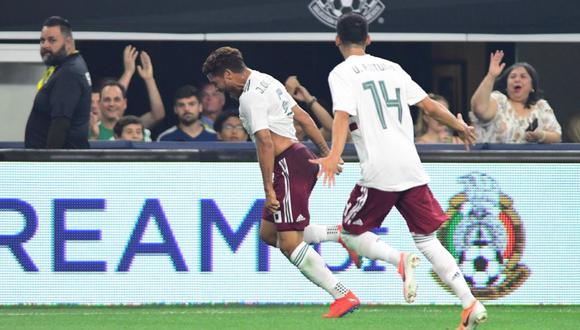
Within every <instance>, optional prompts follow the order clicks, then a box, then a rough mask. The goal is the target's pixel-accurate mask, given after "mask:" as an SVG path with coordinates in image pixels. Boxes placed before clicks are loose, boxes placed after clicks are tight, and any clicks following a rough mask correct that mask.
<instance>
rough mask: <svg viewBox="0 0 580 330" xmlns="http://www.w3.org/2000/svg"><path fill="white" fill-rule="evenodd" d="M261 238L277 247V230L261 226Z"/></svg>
mask: <svg viewBox="0 0 580 330" xmlns="http://www.w3.org/2000/svg"><path fill="white" fill-rule="evenodd" d="M260 239H261V240H262V241H263V242H264V243H266V244H268V245H270V246H274V247H275V246H276V241H277V240H278V237H277V235H276V232H273V231H270V230H265V229H264V228H263V227H260Z"/></svg>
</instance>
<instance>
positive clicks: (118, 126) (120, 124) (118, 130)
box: [113, 115, 145, 137]
mask: <svg viewBox="0 0 580 330" xmlns="http://www.w3.org/2000/svg"><path fill="white" fill-rule="evenodd" d="M131 124H138V125H141V128H142V129H145V126H143V122H142V121H141V118H139V117H137V116H131V115H129V116H123V117H121V118H119V120H117V123H115V126H114V127H113V132H114V133H115V136H116V137H120V136H121V135H122V134H123V129H124V128H125V126H127V125H131Z"/></svg>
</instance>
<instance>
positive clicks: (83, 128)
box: [25, 17, 580, 149]
mask: <svg viewBox="0 0 580 330" xmlns="http://www.w3.org/2000/svg"><path fill="white" fill-rule="evenodd" d="M41 35H42V38H41V43H40V49H41V55H42V58H43V61H44V63H45V64H46V66H47V71H46V73H45V75H44V76H43V77H42V79H41V80H40V82H39V83H38V86H37V87H38V93H37V96H36V98H35V101H34V106H33V108H32V111H31V113H30V117H29V120H28V123H27V127H26V133H25V146H26V147H27V148H64V149H69V148H71V149H77V148H80V149H82V148H88V147H89V143H88V141H90V140H129V141H143V142H151V141H226V142H244V141H248V140H249V135H248V134H247V132H245V130H244V127H243V125H242V123H241V121H240V119H239V115H238V112H237V111H238V109H236V108H235V107H234V106H232V104H235V101H232V100H231V99H230V98H229V97H228V96H227V95H225V94H224V92H223V91H221V90H219V89H217V88H216V86H215V85H213V84H211V83H209V82H206V83H204V84H203V85H202V86H200V88H197V87H195V86H192V85H183V86H182V87H179V88H178V89H177V90H176V91H175V92H174V97H173V104H172V107H173V113H174V114H175V117H176V122H174V123H173V124H174V126H173V127H171V128H169V129H167V130H165V131H163V132H161V133H159V134H156V136H152V133H151V131H152V128H153V127H155V126H156V125H158V124H159V123H161V122H162V121H163V120H164V118H166V109H165V106H164V104H163V98H162V95H161V93H160V92H159V88H158V86H157V83H156V80H155V74H159V73H158V72H156V71H154V64H153V63H154V61H153V59H152V58H151V57H150V56H149V54H148V53H147V52H146V51H145V50H139V49H137V48H136V47H134V46H132V45H127V46H126V47H125V49H124V51H123V54H122V56H119V57H120V58H122V61H123V67H124V70H123V72H122V74H121V75H120V77H119V78H111V77H107V78H99V79H97V81H96V82H94V81H93V83H92V88H91V87H90V86H91V75H90V73H89V71H88V69H87V68H86V64H84V60H83V59H82V54H81V53H80V52H79V51H78V50H76V48H75V47H74V39H73V34H72V28H71V25H70V23H69V22H68V21H67V20H66V19H64V18H61V17H50V18H48V19H47V20H46V21H45V22H44V23H43V28H42V31H41ZM503 57H504V53H503V51H501V50H499V51H496V52H494V53H492V54H490V63H489V68H488V72H487V74H486V75H485V76H484V78H483V79H482V81H481V83H480V85H479V87H478V88H477V89H476V90H475V92H474V93H473V95H472V97H471V106H470V109H468V112H469V120H470V123H471V124H472V125H473V126H474V127H475V129H476V135H477V143H543V144H544V143H545V144H548V143H559V142H561V141H562V137H563V136H564V137H565V139H566V141H568V142H580V141H579V139H580V138H579V136H578V135H579V134H578V131H579V130H580V121H579V120H577V119H578V118H575V117H573V118H572V120H570V121H569V122H568V123H567V125H566V126H565V131H564V132H563V131H562V128H561V125H560V123H558V120H557V119H556V116H555V113H554V112H555V110H554V109H552V108H551V106H550V104H549V103H548V101H547V100H546V99H544V98H543V94H542V90H541V88H540V84H539V75H538V73H537V72H536V70H535V69H534V67H533V66H532V65H531V64H529V63H525V62H518V63H514V64H513V65H511V66H509V67H508V68H507V69H504V67H505V66H506V63H504V62H502V60H503ZM81 61H82V63H80V62H81ZM79 63H80V64H79ZM200 65H201V64H200ZM136 72H137V73H138V76H139V78H141V80H142V81H143V83H144V85H145V87H146V91H147V95H148V99H149V100H148V101H149V111H148V112H145V113H144V114H142V115H140V116H135V115H134V114H131V113H126V110H127V105H128V102H129V100H128V97H127V95H128V93H127V92H128V90H129V88H130V86H131V81H132V78H133V77H134V76H135V73H136ZM87 81H88V84H87ZM285 87H286V89H287V91H288V92H289V94H290V95H292V97H293V98H294V99H295V100H296V101H297V102H298V103H299V104H300V105H301V106H302V107H303V108H304V109H305V110H307V112H308V113H309V114H310V115H311V116H312V117H313V119H314V120H315V122H316V124H317V125H318V127H319V128H320V131H321V133H322V135H323V136H324V138H325V139H327V140H328V141H330V140H331V132H332V119H333V118H332V111H329V110H330V107H329V106H328V105H327V106H325V102H324V100H319V99H318V98H317V97H316V96H314V95H312V94H311V93H310V92H309V90H308V88H307V87H306V86H304V85H302V84H301V83H300V81H299V80H298V78H297V76H294V75H292V76H289V77H287V78H286V82H285ZM89 95H90V97H89ZM431 96H432V98H433V99H435V100H436V101H438V102H440V103H441V104H443V105H444V106H445V107H446V108H449V103H448V102H447V100H446V99H445V98H444V97H443V96H441V95H436V94H431ZM449 110H450V111H451V112H452V113H461V112H462V109H449ZM295 129H296V137H297V139H298V140H300V141H303V140H304V139H305V134H304V132H303V129H302V127H300V124H299V123H296V122H295ZM79 132H86V139H85V137H84V136H83V135H84V134H80V133H79ZM415 142H416V143H418V144H441V143H459V142H460V141H459V139H458V137H457V136H453V135H452V134H451V133H450V132H449V131H448V130H447V128H446V127H444V126H442V125H441V124H439V123H438V122H437V121H436V120H434V119H433V118H430V117H429V116H428V115H426V114H424V113H423V112H422V111H421V110H417V116H416V123H415Z"/></svg>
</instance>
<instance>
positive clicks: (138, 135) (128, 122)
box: [113, 115, 145, 142]
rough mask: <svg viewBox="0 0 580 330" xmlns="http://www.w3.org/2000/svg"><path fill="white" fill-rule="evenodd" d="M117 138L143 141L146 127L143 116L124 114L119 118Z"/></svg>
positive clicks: (115, 129)
mask: <svg viewBox="0 0 580 330" xmlns="http://www.w3.org/2000/svg"><path fill="white" fill-rule="evenodd" d="M113 131H114V132H115V140H124V141H134V142H143V141H144V138H145V135H144V132H145V127H144V126H143V122H142V121H141V118H139V117H137V116H131V115H129V116H124V117H121V118H120V119H119V120H117V123H115V127H114V128H113Z"/></svg>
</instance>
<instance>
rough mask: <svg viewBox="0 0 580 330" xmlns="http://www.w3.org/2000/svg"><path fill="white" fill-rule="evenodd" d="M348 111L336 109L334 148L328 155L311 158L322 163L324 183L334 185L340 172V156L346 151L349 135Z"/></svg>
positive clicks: (316, 162)
mask: <svg viewBox="0 0 580 330" xmlns="http://www.w3.org/2000/svg"><path fill="white" fill-rule="evenodd" d="M348 116H349V115H348V113H346V112H344V111H335V113H334V121H333V123H332V148H331V149H330V153H329V154H328V156H326V157H324V158H319V159H314V160H310V162H311V163H314V164H319V165H320V172H319V173H318V176H321V175H322V176H323V181H322V182H323V184H325V185H326V184H328V186H332V185H334V175H335V173H337V172H338V170H339V166H340V164H341V163H342V159H341V158H340V156H341V155H342V152H343V151H344V145H345V143H346V137H347V135H348Z"/></svg>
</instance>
